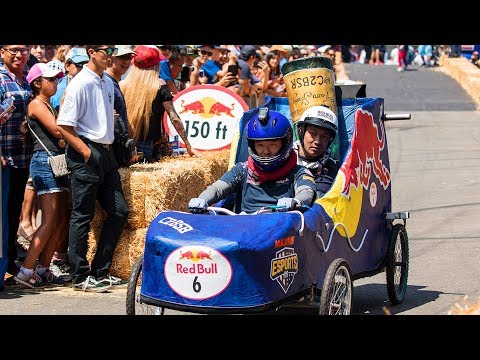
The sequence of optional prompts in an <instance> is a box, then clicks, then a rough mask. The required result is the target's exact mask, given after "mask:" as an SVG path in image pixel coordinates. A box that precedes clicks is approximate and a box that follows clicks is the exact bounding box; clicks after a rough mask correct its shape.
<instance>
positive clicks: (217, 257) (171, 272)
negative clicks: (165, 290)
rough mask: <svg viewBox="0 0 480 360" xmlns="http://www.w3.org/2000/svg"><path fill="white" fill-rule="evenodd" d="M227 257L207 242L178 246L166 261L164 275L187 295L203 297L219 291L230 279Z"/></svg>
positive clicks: (201, 298)
mask: <svg viewBox="0 0 480 360" xmlns="http://www.w3.org/2000/svg"><path fill="white" fill-rule="evenodd" d="M232 276H233V270H232V265H231V264H230V261H229V260H228V259H227V257H226V256H225V255H223V254H222V253H220V252H219V251H218V250H216V249H213V248H211V247H208V246H202V245H198V246H196V245H189V246H181V247H179V248H177V249H175V250H174V251H172V252H171V253H170V255H169V256H168V257H167V259H166V261H165V279H166V280H167V283H168V285H169V286H170V288H171V289H172V290H173V291H174V292H175V293H176V294H178V295H180V296H182V297H184V298H186V299H194V300H204V299H209V298H212V297H215V296H217V295H219V294H221V293H222V292H223V291H225V289H226V288H227V287H228V285H229V284H230V282H231V281H232Z"/></svg>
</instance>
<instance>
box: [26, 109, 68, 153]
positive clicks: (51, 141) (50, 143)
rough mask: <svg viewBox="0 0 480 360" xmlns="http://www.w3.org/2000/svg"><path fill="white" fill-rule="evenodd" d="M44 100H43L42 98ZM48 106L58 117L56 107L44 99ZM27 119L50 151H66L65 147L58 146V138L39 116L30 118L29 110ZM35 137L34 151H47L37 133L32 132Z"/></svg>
mask: <svg viewBox="0 0 480 360" xmlns="http://www.w3.org/2000/svg"><path fill="white" fill-rule="evenodd" d="M40 101H42V100H40ZM42 102H43V103H44V104H45V105H46V106H47V108H48V110H49V111H50V112H51V113H52V115H53V116H54V117H55V118H57V112H56V111H55V109H54V108H53V107H52V106H51V105H50V104H48V103H46V102H44V101H42ZM27 121H28V124H29V125H30V127H31V128H32V130H33V131H34V132H35V134H36V135H37V136H38V137H39V138H40V140H42V142H43V145H45V146H46V147H47V149H48V151H57V152H58V153H59V154H63V153H64V152H65V149H62V148H60V147H59V146H58V140H59V139H57V138H56V137H55V136H53V135H52V134H51V133H50V132H49V131H48V130H47V128H46V127H45V126H43V124H42V123H41V122H40V121H38V119H37V118H35V117H34V118H30V117H29V116H28V111H27ZM32 138H33V152H35V151H45V148H44V147H43V146H42V144H40V142H39V141H38V140H37V138H36V137H35V135H33V134H32Z"/></svg>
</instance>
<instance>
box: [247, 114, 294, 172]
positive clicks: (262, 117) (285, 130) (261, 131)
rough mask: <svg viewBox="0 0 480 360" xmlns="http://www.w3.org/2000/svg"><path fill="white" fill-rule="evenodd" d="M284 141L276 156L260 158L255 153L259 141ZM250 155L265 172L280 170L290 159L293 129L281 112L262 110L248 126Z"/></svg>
mask: <svg viewBox="0 0 480 360" xmlns="http://www.w3.org/2000/svg"><path fill="white" fill-rule="evenodd" d="M275 139H281V140H282V148H281V149H280V152H279V153H278V154H277V155H275V156H258V155H257V153H256V151H255V141H257V140H275ZM247 140H248V154H249V155H250V156H251V157H252V160H253V162H254V163H255V164H256V165H257V166H258V167H260V169H262V170H264V171H274V170H276V169H278V168H279V167H280V166H281V165H282V164H283V163H284V162H285V161H286V160H287V159H288V157H289V155H290V152H291V150H292V147H293V129H292V125H291V124H290V120H288V119H287V117H286V116H285V115H283V114H282V113H280V112H277V111H273V110H269V109H268V108H266V107H263V108H260V109H259V111H258V114H256V115H254V116H253V117H252V118H251V119H250V121H249V122H248V125H247Z"/></svg>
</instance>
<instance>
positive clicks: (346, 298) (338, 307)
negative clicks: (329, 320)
mask: <svg viewBox="0 0 480 360" xmlns="http://www.w3.org/2000/svg"><path fill="white" fill-rule="evenodd" d="M352 299H353V280H352V271H351V270H350V266H348V263H347V261H346V260H344V259H341V258H340V259H335V260H334V261H333V262H332V263H331V264H330V266H329V267H328V270H327V273H326V275H325V280H324V281H323V287H322V292H321V295H320V309H319V314H320V315H350V314H351V312H352Z"/></svg>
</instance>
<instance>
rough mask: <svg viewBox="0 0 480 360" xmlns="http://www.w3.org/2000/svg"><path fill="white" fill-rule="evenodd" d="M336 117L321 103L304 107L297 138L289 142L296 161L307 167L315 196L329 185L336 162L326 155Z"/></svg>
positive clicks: (333, 176)
mask: <svg viewBox="0 0 480 360" xmlns="http://www.w3.org/2000/svg"><path fill="white" fill-rule="evenodd" d="M337 128H338V118H337V116H336V115H335V113H334V112H333V111H332V110H330V109H329V108H327V107H325V106H312V107H310V108H308V109H307V110H305V111H304V112H303V114H302V116H301V117H300V119H299V121H298V123H297V130H298V137H299V141H296V142H295V143H294V144H293V148H294V149H295V151H296V152H297V154H298V164H300V165H303V166H305V167H306V168H307V169H309V170H310V171H311V172H312V174H313V176H314V178H315V184H316V188H317V198H319V197H321V196H323V195H324V194H325V193H326V192H327V191H328V190H329V189H330V187H331V186H332V184H333V180H334V179H335V176H336V175H337V172H338V170H339V168H340V162H339V161H336V160H334V159H333V158H332V157H331V156H330V145H331V144H332V141H333V140H334V139H335V136H336V135H337Z"/></svg>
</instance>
